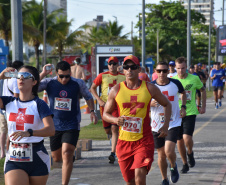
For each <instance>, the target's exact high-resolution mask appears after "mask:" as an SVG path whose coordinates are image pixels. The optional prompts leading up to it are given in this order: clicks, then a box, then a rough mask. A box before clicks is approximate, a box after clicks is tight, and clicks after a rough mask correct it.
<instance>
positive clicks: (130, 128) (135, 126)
mask: <svg viewBox="0 0 226 185" xmlns="http://www.w3.org/2000/svg"><path fill="white" fill-rule="evenodd" d="M124 118H125V121H124V124H123V126H122V127H121V129H122V130H124V131H127V132H132V133H140V131H141V125H142V118H137V117H124Z"/></svg>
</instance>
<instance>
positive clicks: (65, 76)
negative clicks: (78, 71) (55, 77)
mask: <svg viewBox="0 0 226 185" xmlns="http://www.w3.org/2000/svg"><path fill="white" fill-rule="evenodd" d="M70 76H71V75H59V77H60V78H70Z"/></svg>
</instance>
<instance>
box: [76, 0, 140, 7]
mask: <svg viewBox="0 0 226 185" xmlns="http://www.w3.org/2000/svg"><path fill="white" fill-rule="evenodd" d="M71 1H75V2H80V3H89V4H101V5H111V6H112V5H116V6H118V5H120V6H123V5H124V6H128V5H129V6H137V5H141V4H112V3H95V2H90V1H80V0H71Z"/></svg>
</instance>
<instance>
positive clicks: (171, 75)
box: [167, 71, 177, 78]
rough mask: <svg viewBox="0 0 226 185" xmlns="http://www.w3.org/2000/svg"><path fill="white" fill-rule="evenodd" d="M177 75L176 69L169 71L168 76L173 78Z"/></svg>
mask: <svg viewBox="0 0 226 185" xmlns="http://www.w3.org/2000/svg"><path fill="white" fill-rule="evenodd" d="M176 75H177V72H176V71H175V72H174V73H169V74H168V75H167V77H168V78H172V77H173V76H176Z"/></svg>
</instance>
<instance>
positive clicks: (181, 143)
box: [173, 57, 206, 173]
mask: <svg viewBox="0 0 226 185" xmlns="http://www.w3.org/2000/svg"><path fill="white" fill-rule="evenodd" d="M186 69H187V60H186V58H184V57H179V58H177V59H176V70H177V75H176V76H174V77H173V78H174V79H177V80H179V81H180V82H181V83H182V85H183V87H184V89H185V91H186V96H187V101H186V108H187V109H186V116H185V117H184V118H182V124H181V129H180V134H179V136H178V141H177V147H178V151H179V153H180V155H181V158H182V161H183V168H182V170H181V173H187V172H188V171H189V166H188V164H187V162H188V163H189V165H190V167H194V166H195V159H194V152H193V132H194V130H195V120H196V115H197V114H199V113H200V114H204V113H205V112H206V90H205V87H204V86H203V84H202V82H201V81H200V79H199V77H198V76H195V75H191V74H189V73H186ZM197 89H198V90H200V91H201V99H202V106H201V107H200V109H199V110H198V109H197V106H196V103H195V94H196V90H197ZM181 105H182V102H181V100H179V107H181ZM185 146H186V148H187V156H188V161H187V156H186V148H185Z"/></svg>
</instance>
